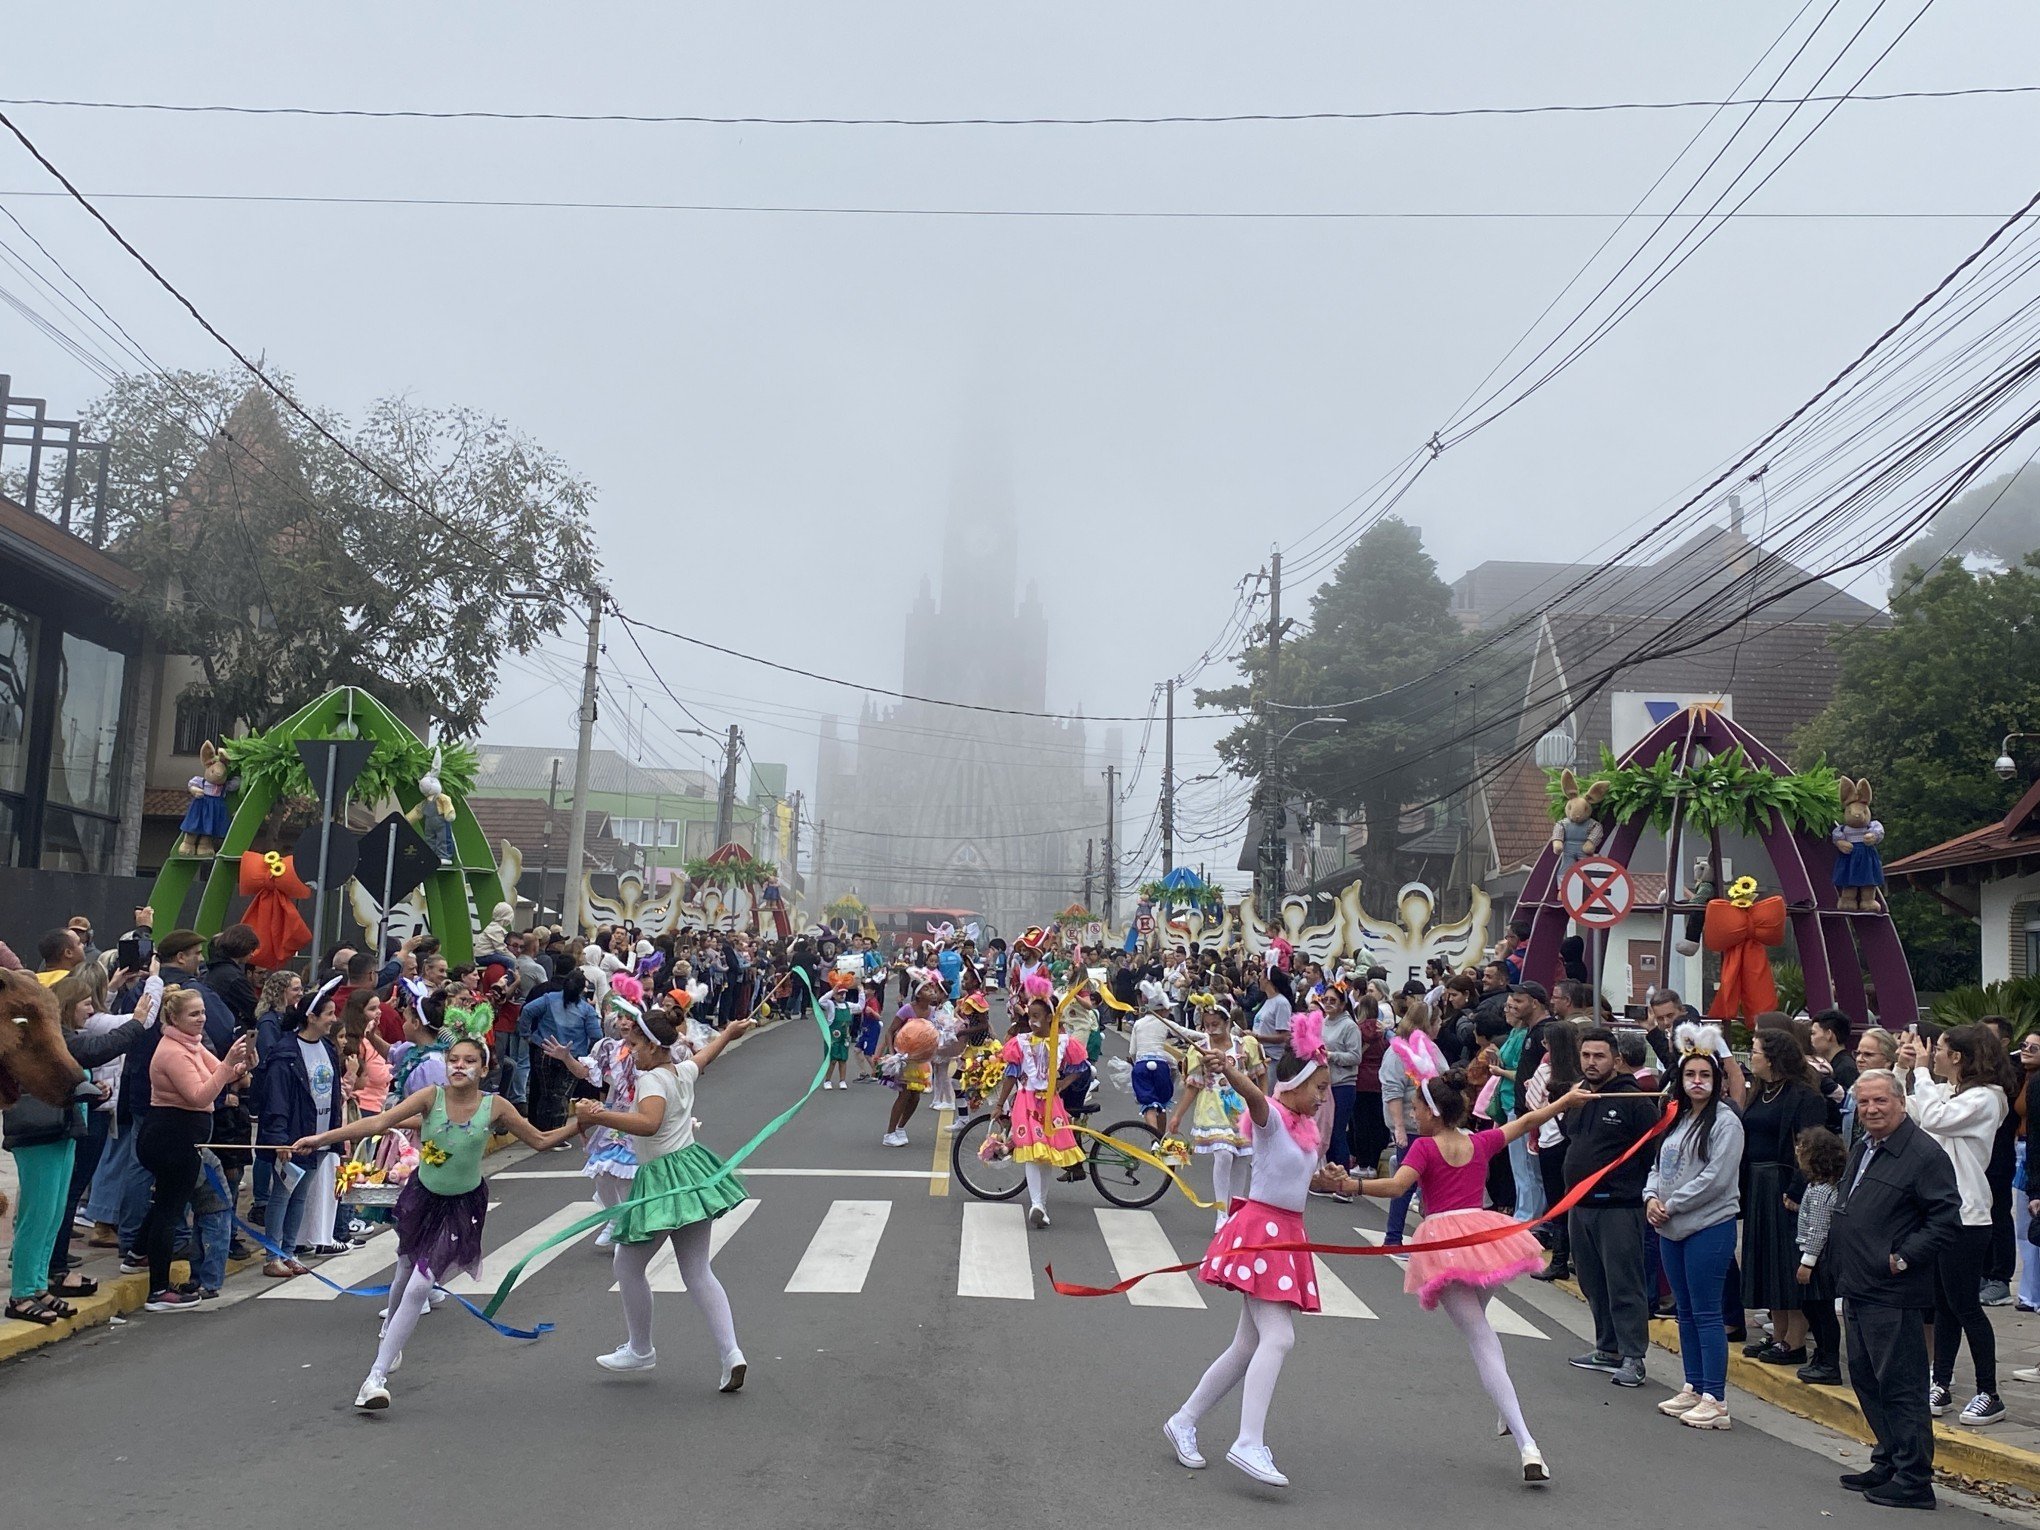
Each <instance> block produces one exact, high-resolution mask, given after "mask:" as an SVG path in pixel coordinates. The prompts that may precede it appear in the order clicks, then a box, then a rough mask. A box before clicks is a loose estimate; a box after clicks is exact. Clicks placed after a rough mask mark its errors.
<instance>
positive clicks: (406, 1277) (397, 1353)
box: [375, 1259, 432, 1377]
mask: <svg viewBox="0 0 2040 1530" xmlns="http://www.w3.org/2000/svg"><path fill="white" fill-rule="evenodd" d="M431 1300H432V1272H431V1271H430V1270H421V1269H419V1268H418V1267H417V1266H416V1265H415V1264H413V1263H412V1262H411V1261H410V1260H408V1259H399V1260H398V1261H397V1273H396V1274H395V1275H394V1276H393V1277H391V1279H390V1315H389V1317H388V1318H386V1319H385V1320H384V1321H383V1328H382V1344H381V1345H380V1347H378V1348H377V1350H376V1352H375V1374H376V1375H378V1376H382V1377H387V1376H388V1375H389V1373H390V1367H391V1366H393V1365H395V1364H396V1363H397V1361H398V1359H399V1358H400V1357H401V1356H402V1355H403V1353H404V1345H405V1344H406V1343H407V1342H408V1341H409V1340H410V1337H411V1331H412V1330H413V1329H415V1328H416V1327H417V1326H418V1319H419V1318H421V1317H423V1316H424V1315H425V1305H426V1303H428V1302H430V1301H431Z"/></svg>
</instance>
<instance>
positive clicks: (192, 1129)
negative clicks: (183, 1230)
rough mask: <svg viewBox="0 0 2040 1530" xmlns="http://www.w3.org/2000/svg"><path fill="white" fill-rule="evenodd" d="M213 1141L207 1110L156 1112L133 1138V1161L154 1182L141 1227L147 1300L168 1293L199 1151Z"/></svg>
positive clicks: (194, 1183)
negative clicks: (146, 1261)
mask: <svg viewBox="0 0 2040 1530" xmlns="http://www.w3.org/2000/svg"><path fill="white" fill-rule="evenodd" d="M211 1136H212V1112H211V1111H209V1110H171V1109H169V1108H167V1107H165V1106H161V1105H158V1106H155V1107H154V1108H152V1109H151V1110H150V1111H149V1113H148V1115H146V1116H145V1117H143V1118H142V1130H141V1134H140V1135H139V1136H138V1137H136V1138H135V1157H136V1158H137V1159H139V1160H140V1161H141V1165H142V1167H143V1168H145V1169H147V1170H148V1171H149V1172H150V1173H151V1174H152V1175H154V1176H155V1179H156V1185H155V1190H154V1191H153V1193H152V1194H151V1196H150V1198H149V1215H148V1217H147V1218H146V1219H145V1220H144V1221H143V1223H142V1240H141V1241H142V1247H143V1248H144V1249H146V1250H148V1254H149V1295H151V1296H154V1295H155V1294H156V1293H157V1292H159V1291H167V1290H169V1289H170V1254H171V1251H172V1250H173V1249H174V1248H176V1246H177V1230H178V1228H180V1227H181V1226H183V1224H184V1208H185V1207H186V1206H188V1205H190V1204H191V1193H192V1191H194V1190H196V1189H197V1188H198V1175H199V1160H198V1145H199V1144H200V1143H201V1142H204V1141H205V1140H206V1139H207V1138H209V1137H211Z"/></svg>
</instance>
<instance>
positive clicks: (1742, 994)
mask: <svg viewBox="0 0 2040 1530" xmlns="http://www.w3.org/2000/svg"><path fill="white" fill-rule="evenodd" d="M1701 942H1702V944H1704V945H1705V946H1706V947H1707V949H1708V950H1710V951H1719V952H1720V953H1721V987H1720V988H1719V989H1717V990H1716V991H1715V994H1714V1002H1713V1003H1712V1004H1710V1005H1708V1007H1707V1014H1708V1018H1709V1019H1713V1020H1734V1019H1737V1018H1741V1019H1744V1020H1753V1019H1755V1018H1756V1017H1757V1016H1758V1015H1761V1014H1763V1013H1764V1011H1766V1010H1771V1009H1776V1008H1777V1007H1778V984H1777V980H1776V979H1774V978H1773V977H1772V976H1771V957H1770V953H1769V951H1768V949H1767V948H1768V947H1770V946H1777V945H1783V944H1784V942H1785V900H1784V899H1783V898H1780V897H1776V896H1773V897H1769V898H1759V899H1758V900H1757V901H1756V902H1755V903H1752V904H1751V905H1750V906H1749V907H1748V908H1739V907H1737V906H1736V905H1735V904H1733V903H1731V902H1729V900H1728V899H1726V898H1715V899H1712V900H1710V901H1709V903H1708V905H1707V925H1706V929H1705V931H1704V932H1703V933H1702V935H1701Z"/></svg>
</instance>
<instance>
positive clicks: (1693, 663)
mask: <svg viewBox="0 0 2040 1530" xmlns="http://www.w3.org/2000/svg"><path fill="white" fill-rule="evenodd" d="M1547 620H1548V621H1549V622H1550V624H1551V627H1552V631H1553V635H1554V637H1555V639H1556V644H1557V650H1558V662H1559V665H1560V667H1561V668H1562V669H1563V670H1564V672H1565V678H1566V684H1567V686H1568V687H1569V688H1570V689H1571V691H1572V693H1573V695H1575V696H1578V695H1580V693H1581V692H1582V691H1584V690H1585V689H1586V688H1587V687H1588V686H1590V685H1591V684H1592V683H1593V682H1594V680H1595V679H1596V678H1597V677H1598V676H1599V674H1600V672H1601V671H1603V670H1605V669H1607V667H1608V666H1609V665H1611V664H1614V663H1616V662H1618V661H1620V660H1621V659H1622V658H1624V657H1625V656H1626V655H1628V654H1630V653H1632V652H1634V651H1636V650H1637V649H1638V648H1641V647H1646V646H1648V647H1666V646H1671V645H1676V644H1678V643H1680V642H1681V641H1690V640H1691V636H1692V633H1691V627H1692V624H1691V623H1689V622H1685V621H1678V620H1670V619H1666V618H1662V617H1659V618H1644V617H1636V618H1626V619H1620V620H1618V619H1614V618H1610V617H1605V616H1589V615H1586V614H1584V613H1581V614H1575V615H1569V616H1568V615H1555V616H1552V617H1549V618H1547ZM1830 639H1831V633H1830V631H1829V629H1828V627H1827V626H1826V625H1825V624H1823V623H1813V622H1790V623H1785V622H1774V623H1769V624H1766V623H1763V622H1751V623H1750V624H1749V627H1748V630H1747V631H1745V630H1744V629H1743V627H1742V625H1741V624H1740V623H1738V624H1737V625H1735V626H1732V627H1730V628H1729V629H1728V630H1727V631H1726V632H1724V633H1722V634H1721V635H1720V636H1718V637H1714V638H1711V639H1709V640H1708V641H1707V642H1706V643H1704V644H1702V645H1701V646H1700V647H1698V648H1694V649H1691V650H1689V651H1687V652H1683V653H1674V654H1670V655H1668V656H1667V657H1664V658H1658V659H1646V660H1644V661H1643V662H1641V663H1638V664H1630V665H1627V666H1625V667H1624V668H1623V669H1622V670H1621V672H1620V673H1619V674H1617V675H1616V676H1615V677H1614V678H1613V679H1612V680H1610V681H1608V683H1607V684H1606V685H1604V686H1603V687H1602V688H1601V689H1600V691H1599V692H1598V693H1597V694H1596V695H1594V696H1593V697H1591V698H1590V699H1588V700H1586V701H1585V703H1584V705H1582V706H1581V707H1580V709H1579V711H1578V712H1577V713H1575V715H1574V725H1575V729H1576V731H1577V734H1578V737H1579V739H1580V741H1581V744H1582V746H1592V745H1594V744H1597V743H1604V742H1607V741H1608V740H1609V739H1610V738H1611V736H1612V734H1611V724H1610V717H1609V713H1610V698H1609V693H1610V692H1612V691H1646V692H1648V691H1666V692H1674V693H1677V692H1689V693H1690V692H1715V693H1717V694H1725V695H1727V696H1729V697H1730V698H1731V704H1732V707H1733V710H1734V713H1735V720H1736V722H1737V723H1738V724H1739V725H1740V726H1742V727H1743V728H1746V729H1747V730H1748V731H1750V732H1751V733H1754V734H1755V735H1756V736H1757V737H1758V738H1760V739H1763V740H1764V741H1765V742H1766V743H1768V744H1770V745H1771V746H1772V747H1773V748H1776V749H1780V750H1783V749H1784V748H1786V747H1787V746H1788V745H1789V744H1790V742H1791V739H1792V735H1793V734H1794V733H1795V732H1797V731H1798V730H1799V729H1800V728H1801V727H1803V726H1805V724H1806V723H1807V722H1808V721H1809V720H1810V719H1811V718H1812V717H1813V716H1814V714H1816V713H1817V712H1819V711H1820V710H1821V709H1822V708H1823V707H1825V706H1826V705H1827V704H1828V701H1829V700H1830V698H1832V697H1833V695H1834V691H1835V681H1836V678H1837V676H1838V675H1839V673H1840V669H1841V664H1840V660H1839V659H1838V658H1837V657H1836V655H1835V652H1834V649H1833V646H1832V644H1831V641H1830ZM1536 722H1537V724H1538V725H1539V726H1543V725H1546V720H1545V719H1544V718H1541V717H1540V718H1538V719H1536ZM1582 758H1583V759H1585V760H1586V762H1587V763H1588V764H1589V765H1594V764H1598V763H1599V762H1598V759H1597V758H1596V757H1595V755H1594V753H1593V751H1592V749H1591V747H1583V748H1582ZM1549 822H1550V820H1549V817H1548V816H1547V818H1546V824H1547V826H1548V824H1549ZM1549 832H1550V831H1549V828H1548V827H1547V829H1546V833H1549Z"/></svg>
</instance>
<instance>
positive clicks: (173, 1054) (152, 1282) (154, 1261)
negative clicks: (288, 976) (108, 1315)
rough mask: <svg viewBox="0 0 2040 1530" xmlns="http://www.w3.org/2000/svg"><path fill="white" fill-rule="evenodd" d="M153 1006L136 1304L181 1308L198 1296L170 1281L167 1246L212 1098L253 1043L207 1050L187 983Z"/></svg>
mask: <svg viewBox="0 0 2040 1530" xmlns="http://www.w3.org/2000/svg"><path fill="white" fill-rule="evenodd" d="M161 1008H162V1016H163V1019H162V1024H161V1025H160V1026H159V1027H158V1029H159V1030H160V1032H161V1034H160V1036H159V1037H158V1040H157V1044H156V1047H155V1051H154V1054H153V1055H152V1056H151V1057H150V1059H149V1072H148V1081H149V1114H148V1115H147V1117H146V1118H144V1120H143V1121H142V1124H141V1132H140V1138H139V1140H138V1142H137V1143H136V1156H137V1157H138V1158H139V1159H140V1160H141V1164H142V1167H143V1168H145V1169H147V1170H148V1171H149V1172H150V1173H151V1174H152V1175H154V1176H155V1189H154V1192H153V1194H152V1195H151V1198H150V1201H149V1214H148V1216H147V1218H146V1219H145V1220H144V1222H143V1224H142V1244H143V1247H144V1248H145V1249H146V1250H147V1251H148V1259H149V1299H148V1301H147V1302H146V1303H145V1304H144V1306H145V1308H146V1310H147V1311H150V1312H186V1311H189V1310H191V1309H192V1308H194V1307H196V1306H198V1305H199V1301H200V1298H199V1296H198V1295H197V1293H195V1292H193V1293H189V1294H187V1293H185V1292H182V1291H179V1290H177V1289H176V1288H175V1287H173V1286H172V1285H171V1284H170V1252H171V1250H172V1248H173V1247H175V1245H176V1242H177V1229H178V1227H179V1225H180V1224H181V1223H182V1222H183V1220H184V1208H185V1207H186V1205H188V1204H189V1203H190V1201H191V1195H192V1192H193V1190H195V1189H196V1188H197V1186H198V1176H199V1156H198V1154H199V1146H200V1144H201V1143H204V1142H206V1141H207V1140H209V1139H210V1138H211V1136H212V1120H213V1115H212V1113H213V1102H214V1101H215V1100H217V1099H218V1098H219V1097H220V1095H221V1094H223V1093H225V1092H226V1090H227V1089H229V1088H230V1087H232V1086H233V1085H235V1084H237V1083H239V1082H240V1081H241V1080H242V1079H244V1078H246V1077H247V1076H248V1072H249V1065H250V1063H251V1062H252V1060H253V1058H254V1052H255V1046H254V1041H253V1039H252V1038H250V1037H248V1036H242V1037H241V1038H240V1039H239V1040H237V1041H236V1042H234V1043H233V1045H232V1046H230V1047H228V1048H227V1051H226V1055H225V1056H224V1057H214V1056H213V1055H212V1053H210V1052H208V1051H207V1050H206V1047H205V1024H206V1010H205V999H204V997H203V995H202V994H201V993H200V992H199V991H198V990H197V989H195V988H178V989H174V990H172V991H171V992H169V993H167V994H166V995H165V996H164V998H163V1001H162V1006H161Z"/></svg>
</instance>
